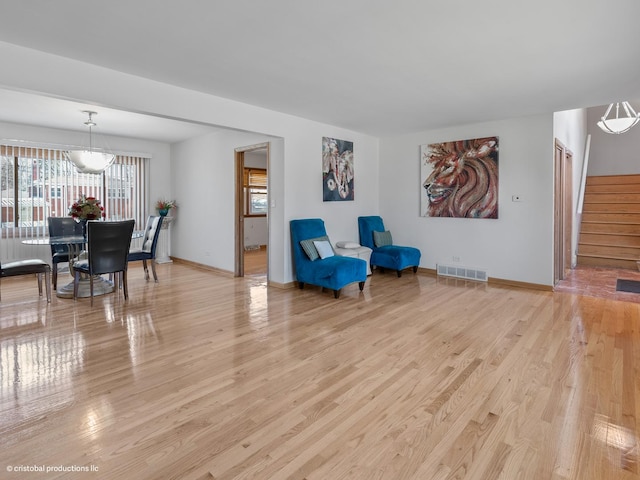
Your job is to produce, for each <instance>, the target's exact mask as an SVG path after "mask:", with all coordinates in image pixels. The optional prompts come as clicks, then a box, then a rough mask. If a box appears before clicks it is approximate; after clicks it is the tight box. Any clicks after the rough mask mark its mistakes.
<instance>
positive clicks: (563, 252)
mask: <svg viewBox="0 0 640 480" xmlns="http://www.w3.org/2000/svg"><path fill="white" fill-rule="evenodd" d="M553 198H554V208H553V212H554V215H553V217H554V222H553V231H554V235H553V239H554V241H553V257H554V261H553V283H554V285H555V284H557V283H558V282H559V281H560V280H563V279H564V278H566V272H567V270H570V269H571V268H572V254H573V251H572V243H573V153H572V152H571V151H570V150H568V149H567V147H565V146H564V144H563V143H562V142H561V141H560V140H558V139H557V138H556V139H555V141H554V196H553Z"/></svg>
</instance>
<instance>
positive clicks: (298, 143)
mask: <svg viewBox="0 0 640 480" xmlns="http://www.w3.org/2000/svg"><path fill="white" fill-rule="evenodd" d="M0 63H2V64H3V65H11V66H12V68H10V69H9V68H6V69H2V70H0V86H3V87H5V88H14V89H18V90H24V91H27V92H30V93H38V94H44V95H49V96H56V97H59V98H65V99H69V100H74V101H79V102H82V103H88V104H95V105H104V106H106V107H109V108H119V109H122V110H126V111H133V112H137V113H143V114H150V115H160V116H166V117H170V118H175V119H183V120H190V121H197V122H202V123H204V124H210V125H216V126H223V127H228V128H232V129H236V130H241V131H245V132H255V133H258V134H260V135H266V136H269V137H278V138H281V139H282V141H281V142H280V143H278V142H276V143H275V144H274V145H273V146H272V149H271V158H270V161H271V163H270V165H269V173H270V185H269V188H270V197H271V201H272V202H273V201H275V205H276V206H275V207H272V208H270V211H269V229H270V230H269V245H270V246H271V249H270V251H269V279H270V280H271V281H273V282H276V283H288V282H291V281H293V270H292V256H291V246H290V234H289V220H291V219H294V218H307V217H321V218H324V220H325V222H326V226H327V231H328V233H329V235H330V236H331V239H332V240H333V241H337V240H340V239H355V238H357V221H356V218H357V217H358V215H364V214H372V213H373V214H375V213H377V209H378V140H377V139H376V138H374V137H371V136H369V135H365V134H362V133H358V132H354V131H350V130H347V129H343V128H338V127H334V126H331V125H326V124H322V123H319V122H312V121H309V120H305V119H302V118H299V117H295V116H292V115H285V114H282V113H278V112H274V111H271V110H267V109H264V108H259V107H254V106H251V105H247V104H244V103H240V102H235V101H232V100H228V99H224V98H220V97H215V96H212V95H207V94H204V93H200V92H196V91H192V90H187V89H184V88H178V87H174V86H171V85H167V84H163V83H160V82H155V81H152V80H148V79H144V78H141V77H136V76H133V75H127V74H124V73H121V72H117V71H114V70H109V69H106V68H102V67H98V66H95V65H91V64H87V63H83V62H78V61H75V60H71V59H68V58H64V57H59V56H56V55H49V54H46V53H43V52H38V51H36V50H31V49H27V48H23V47H18V46H15V45H11V44H8V43H5V42H0ZM42 72H47V75H42ZM340 107H341V106H340V105H336V108H340ZM323 136H330V137H335V138H340V139H344V140H351V141H353V142H354V151H355V155H356V157H355V172H356V180H355V181H356V185H355V198H356V200H355V201H353V202H327V203H325V202H323V201H322V173H321V165H322V162H321V146H322V137H323ZM201 142H202V145H204V146H205V147H206V146H207V143H208V142H210V140H207V139H202V140H201ZM195 148H196V145H190V146H189V147H188V148H187V147H185V149H189V150H191V151H194V149H195ZM177 153H179V152H178V150H176V154H177ZM172 155H173V152H172ZM212 172H213V167H212V162H211V160H210V159H209V158H205V157H204V156H203V155H197V156H196V157H195V158H190V157H188V156H184V155H176V156H175V158H174V157H172V159H171V174H172V180H171V187H170V192H168V193H167V192H165V187H166V186H165V185H164V184H163V186H162V189H160V191H161V192H162V194H163V195H162V196H165V197H172V198H175V199H176V200H177V201H178V204H179V208H178V211H177V212H176V217H177V218H176V221H175V224H174V226H172V236H173V237H172V239H173V240H174V241H173V243H172V252H171V253H172V255H175V256H178V257H182V256H184V257H185V258H192V259H194V260H195V261H201V260H204V259H205V258H207V261H206V262H205V261H203V263H206V264H209V265H212V266H215V267H218V268H223V269H229V265H230V263H229V261H228V259H229V258H232V257H233V248H231V247H232V245H233V242H232V241H231V242H230V241H229V240H228V236H229V235H233V229H231V230H229V232H231V233H228V231H227V230H226V229H227V228H229V225H228V224H227V223H228V222H227V218H228V214H221V216H222V217H223V219H224V221H225V222H224V224H223V225H219V227H221V228H224V229H225V231H224V234H223V235H222V236H223V237H224V238H218V237H215V242H216V243H215V244H214V246H216V247H219V248H222V249H223V252H224V255H225V257H224V259H223V258H222V255H221V257H220V261H219V262H218V261H217V260H216V262H215V264H214V262H213V256H214V255H216V256H217V255H218V253H215V254H214V251H213V248H212V250H211V257H205V256H204V247H202V246H200V245H204V244H205V243H206V242H209V241H210V240H211V238H212V237H211V235H207V232H205V231H201V230H200V229H199V227H200V226H202V225H203V223H206V222H208V221H209V220H208V219H207V218H203V215H204V216H206V215H207V212H208V210H204V209H203V208H202V206H203V205H205V204H213V205H215V208H217V209H228V210H232V208H233V207H232V205H233V203H232V198H231V197H228V196H226V194H227V193H228V192H227V191H226V190H225V189H224V188H225V187H223V189H222V191H220V192H219V191H216V190H215V189H213V188H212V184H211V182H213V184H215V185H218V182H219V181H218V180H216V179H215V177H214V176H213V175H212ZM205 179H206V180H205ZM208 182H209V183H208ZM156 190H158V189H157V188H156ZM195 212H200V214H196V213H195ZM219 216H220V215H216V218H218V217H219ZM185 223H187V225H186V226H185ZM174 227H175V228H174ZM181 228H182V229H184V230H182V231H183V232H185V231H188V232H189V238H187V237H186V236H185V234H184V233H180V231H181ZM219 233H220V232H219V231H217V232H216V234H219ZM198 240H200V242H199V244H198ZM196 244H198V245H196ZM190 246H195V247H196V248H197V250H196V253H194V252H192V251H191V250H190V248H189V247H190ZM196 256H197V258H194V257H196ZM216 258H217V257H216ZM198 259H200V260H198Z"/></svg>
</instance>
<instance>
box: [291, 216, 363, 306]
mask: <svg viewBox="0 0 640 480" xmlns="http://www.w3.org/2000/svg"><path fill="white" fill-rule="evenodd" d="M289 226H290V229H291V245H292V247H293V259H294V264H295V274H296V280H297V281H298V286H299V287H300V289H303V288H304V285H305V283H310V284H312V285H318V286H320V287H322V289H323V290H324V289H325V288H330V289H331V290H333V295H334V297H335V298H339V297H340V291H341V289H342V287H344V286H345V285H348V284H350V283H354V282H358V285H359V287H360V291H362V289H363V288H364V283H365V281H366V280H367V263H366V262H365V261H364V260H362V259H359V258H353V257H340V256H337V255H335V254H333V249H332V248H331V244H330V243H328V242H329V237H327V232H326V230H325V228H324V221H323V220H321V219H319V218H309V219H302V220H291V222H290V224H289ZM314 240H315V241H317V242H324V241H326V242H327V244H328V250H327V252H324V249H323V248H322V247H323V246H324V247H327V244H324V243H319V244H318V246H319V247H320V253H319V252H318V248H317V247H316V245H315V244H314V243H313V242H314ZM323 257H324V258H323Z"/></svg>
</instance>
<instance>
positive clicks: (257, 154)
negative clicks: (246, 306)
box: [234, 142, 269, 279]
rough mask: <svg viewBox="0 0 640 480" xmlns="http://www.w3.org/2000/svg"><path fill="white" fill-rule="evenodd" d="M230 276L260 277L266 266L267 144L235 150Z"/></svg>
mask: <svg viewBox="0 0 640 480" xmlns="http://www.w3.org/2000/svg"><path fill="white" fill-rule="evenodd" d="M235 171H236V175H235V177H236V178H235V215H236V222H235V262H234V275H235V276H236V277H244V276H245V275H264V276H266V277H267V279H268V273H269V272H268V270H269V268H268V266H269V245H268V243H269V215H268V211H269V203H268V192H269V143H268V142H267V143H260V144H257V145H250V146H246V147H238V148H236V149H235Z"/></svg>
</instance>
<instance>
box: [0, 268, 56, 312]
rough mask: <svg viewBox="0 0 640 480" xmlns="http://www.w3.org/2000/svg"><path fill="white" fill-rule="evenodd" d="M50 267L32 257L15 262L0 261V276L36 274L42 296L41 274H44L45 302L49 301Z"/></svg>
mask: <svg viewBox="0 0 640 480" xmlns="http://www.w3.org/2000/svg"><path fill="white" fill-rule="evenodd" d="M50 272H51V267H50V266H49V264H48V263H47V262H45V261H43V260H40V259H37V258H33V259H29V260H18V261H16V262H9V263H5V264H4V265H3V264H2V263H0V278H5V277H17V276H18V275H36V276H37V277H38V293H39V294H40V296H42V276H43V275H44V278H45V284H46V288H47V302H48V303H51V282H50V280H49V273H50Z"/></svg>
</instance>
